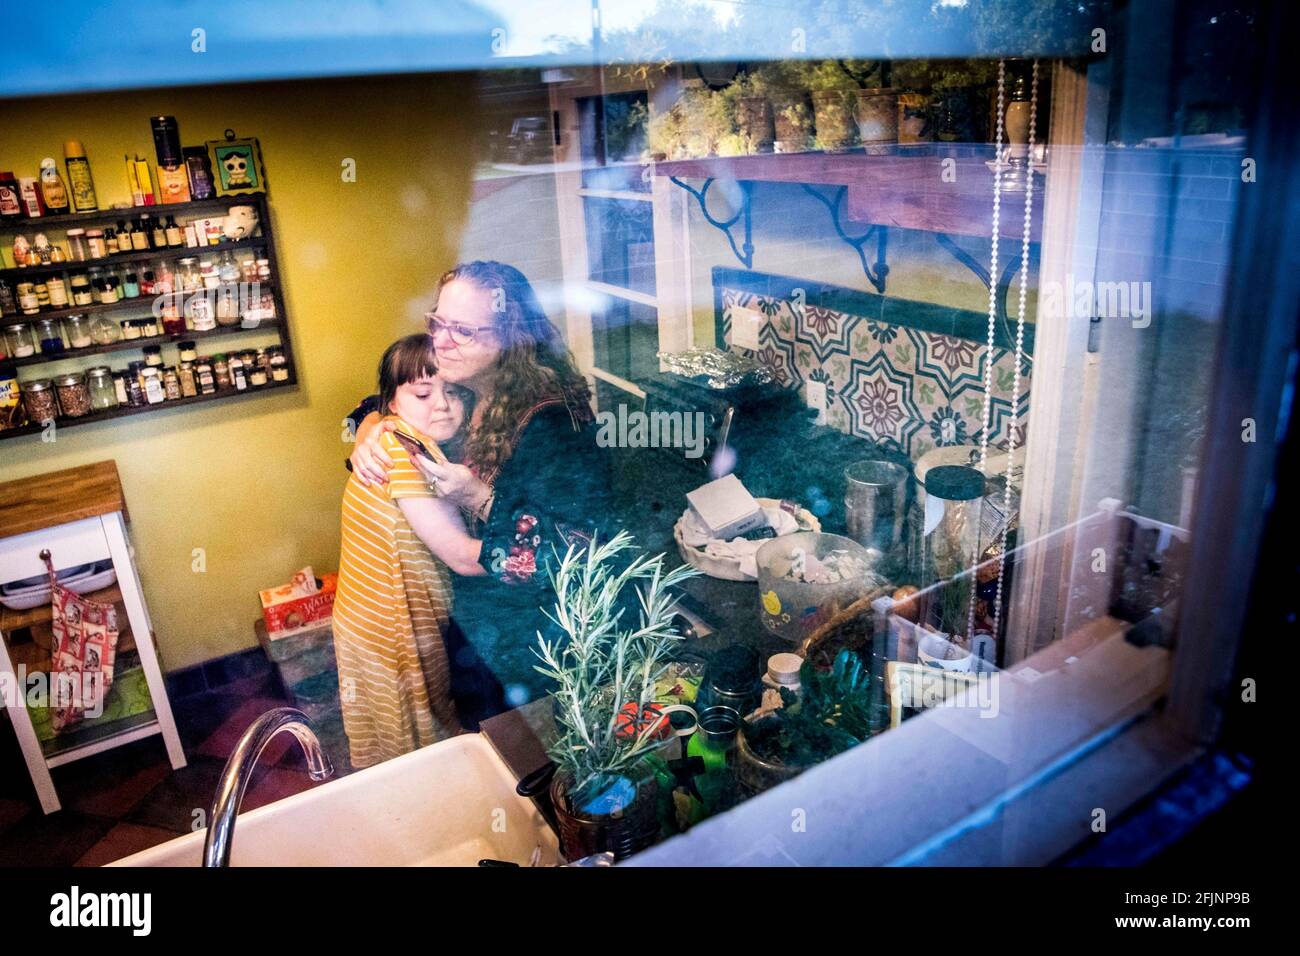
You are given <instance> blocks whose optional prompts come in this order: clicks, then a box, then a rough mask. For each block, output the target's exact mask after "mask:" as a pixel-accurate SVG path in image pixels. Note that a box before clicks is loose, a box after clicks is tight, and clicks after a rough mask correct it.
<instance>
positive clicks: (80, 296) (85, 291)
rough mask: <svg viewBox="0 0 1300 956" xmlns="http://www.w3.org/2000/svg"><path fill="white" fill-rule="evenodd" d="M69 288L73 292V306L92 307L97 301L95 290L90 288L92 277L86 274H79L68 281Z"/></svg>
mask: <svg viewBox="0 0 1300 956" xmlns="http://www.w3.org/2000/svg"><path fill="white" fill-rule="evenodd" d="M68 286H69V289H70V291H71V292H72V304H73V305H90V304H91V303H93V302H94V301H95V293H94V290H93V289H91V287H90V277H89V276H87V275H86V274H85V273H84V272H78V273H77V274H76V275H74V276H73V277H72V278H71V279H70V280H68Z"/></svg>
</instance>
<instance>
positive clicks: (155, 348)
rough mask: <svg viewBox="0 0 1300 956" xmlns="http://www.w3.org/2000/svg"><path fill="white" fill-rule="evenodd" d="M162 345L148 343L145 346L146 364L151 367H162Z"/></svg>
mask: <svg viewBox="0 0 1300 956" xmlns="http://www.w3.org/2000/svg"><path fill="white" fill-rule="evenodd" d="M162 363H163V360H162V346H161V345H146V346H145V347H144V364H145V365H148V366H150V367H151V368H162Z"/></svg>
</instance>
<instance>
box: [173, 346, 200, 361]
mask: <svg viewBox="0 0 1300 956" xmlns="http://www.w3.org/2000/svg"><path fill="white" fill-rule="evenodd" d="M176 348H177V350H178V351H179V352H180V357H181V361H182V362H193V361H194V360H195V359H197V358H198V357H199V350H198V347H197V346H195V344H194V343H193V342H181V343H180V344H179V345H177V346H176Z"/></svg>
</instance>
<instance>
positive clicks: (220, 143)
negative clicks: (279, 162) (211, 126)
mask: <svg viewBox="0 0 1300 956" xmlns="http://www.w3.org/2000/svg"><path fill="white" fill-rule="evenodd" d="M208 157H209V159H210V160H211V164H212V170H213V173H214V174H215V175H214V178H215V179H216V186H217V194H218V195H219V196H231V195H239V194H241V193H261V192H266V181H265V174H264V173H263V171H262V152H261V149H260V148H259V147H258V144H257V140H256V139H251V138H250V139H236V138H235V131H234V130H232V129H228V130H226V138H225V139H224V140H210V141H209V142H208Z"/></svg>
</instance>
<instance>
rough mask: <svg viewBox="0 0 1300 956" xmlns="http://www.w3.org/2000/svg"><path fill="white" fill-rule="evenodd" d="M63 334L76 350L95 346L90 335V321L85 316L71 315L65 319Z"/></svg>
mask: <svg viewBox="0 0 1300 956" xmlns="http://www.w3.org/2000/svg"><path fill="white" fill-rule="evenodd" d="M63 334H64V335H66V336H67V339H68V345H69V346H71V347H72V348H74V349H85V348H89V347H90V346H91V345H93V344H94V339H93V338H92V336H91V334H90V320H89V319H88V318H86V316H84V315H69V316H65V317H64V319H63Z"/></svg>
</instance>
